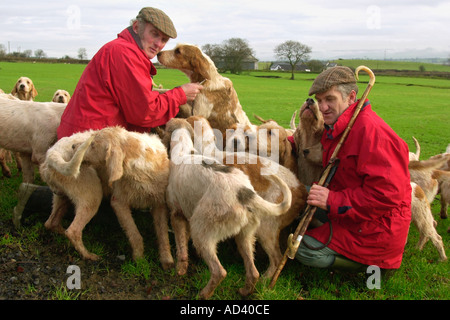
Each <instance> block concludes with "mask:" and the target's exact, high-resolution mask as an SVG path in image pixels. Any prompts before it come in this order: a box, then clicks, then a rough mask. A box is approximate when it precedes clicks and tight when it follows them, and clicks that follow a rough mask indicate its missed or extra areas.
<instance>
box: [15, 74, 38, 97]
mask: <svg viewBox="0 0 450 320" xmlns="http://www.w3.org/2000/svg"><path fill="white" fill-rule="evenodd" d="M11 94H12V95H14V96H16V97H18V98H19V99H20V100H34V98H35V97H36V96H37V94H38V92H37V90H36V88H35V87H34V84H33V81H32V80H31V79H30V78H28V77H20V78H19V79H18V80H17V82H16V84H15V86H14V88H13V89H12V91H11Z"/></svg>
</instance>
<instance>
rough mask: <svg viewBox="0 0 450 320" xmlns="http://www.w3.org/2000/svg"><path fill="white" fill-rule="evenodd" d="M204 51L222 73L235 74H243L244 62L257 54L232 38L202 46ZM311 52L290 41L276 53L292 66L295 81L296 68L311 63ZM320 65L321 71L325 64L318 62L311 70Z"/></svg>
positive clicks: (280, 46)
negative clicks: (301, 64)
mask: <svg viewBox="0 0 450 320" xmlns="http://www.w3.org/2000/svg"><path fill="white" fill-rule="evenodd" d="M202 50H203V52H204V53H205V54H207V55H208V56H209V57H210V58H211V59H212V60H213V61H214V63H215V64H216V66H217V67H218V69H219V71H220V72H227V71H230V72H231V73H234V74H239V73H241V72H242V65H243V64H242V62H243V61H245V60H246V59H251V58H254V54H255V51H254V50H253V49H252V48H250V46H249V44H248V41H247V40H245V39H241V38H231V39H228V40H225V41H223V42H222V43H221V44H205V45H204V46H202ZM311 50H312V49H311V47H309V46H307V45H305V44H302V43H300V42H298V41H293V40H289V41H286V42H284V43H281V44H280V45H278V46H277V47H276V48H275V50H274V53H275V55H276V56H277V58H278V59H280V60H281V61H286V62H287V63H289V64H290V65H291V72H292V75H291V79H292V80H294V71H295V68H296V66H297V65H298V64H300V63H304V64H306V63H307V62H308V61H309V54H310V53H311ZM319 65H320V67H319V68H320V70H319V71H321V69H322V68H323V64H322V63H320V61H317V60H315V61H314V62H313V63H312V64H311V66H312V68H311V69H317V67H318V66H319ZM314 71H315V70H314Z"/></svg>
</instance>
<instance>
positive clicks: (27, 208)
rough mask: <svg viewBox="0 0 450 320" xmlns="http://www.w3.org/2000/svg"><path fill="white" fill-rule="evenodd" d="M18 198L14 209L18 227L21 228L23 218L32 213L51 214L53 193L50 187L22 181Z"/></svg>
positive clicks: (15, 224)
mask: <svg viewBox="0 0 450 320" xmlns="http://www.w3.org/2000/svg"><path fill="white" fill-rule="evenodd" d="M17 198H18V202H17V205H16V206H15V207H14V211H13V223H14V226H15V227H16V228H20V227H21V226H22V222H23V220H24V219H25V218H26V217H27V216H29V215H30V214H31V213H34V212H45V213H48V214H50V213H51V211H52V201H53V193H52V191H51V190H50V188H49V187H46V186H38V185H35V184H31V183H21V184H20V186H19V192H18V194H17Z"/></svg>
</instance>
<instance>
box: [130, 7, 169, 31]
mask: <svg viewBox="0 0 450 320" xmlns="http://www.w3.org/2000/svg"><path fill="white" fill-rule="evenodd" d="M136 19H142V20H144V21H146V22H150V23H151V24H152V25H154V26H155V27H156V28H157V29H158V30H159V31H161V32H163V33H165V34H166V35H168V36H169V37H170V38H172V39H175V38H176V37H177V30H175V26H174V25H173V22H172V20H170V18H169V16H168V15H167V14H165V13H164V12H163V11H161V10H159V9H156V8H151V7H145V8H142V9H141V11H139V14H138V15H137V16H136Z"/></svg>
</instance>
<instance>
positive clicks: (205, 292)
mask: <svg viewBox="0 0 450 320" xmlns="http://www.w3.org/2000/svg"><path fill="white" fill-rule="evenodd" d="M201 223H202V222H198V223H197V221H195V219H191V221H190V224H191V236H192V242H193V244H194V247H195V248H196V249H197V251H198V253H199V255H200V256H201V257H202V258H203V260H204V261H205V262H206V264H207V265H208V268H209V272H210V274H211V276H210V278H209V281H208V283H207V284H206V286H205V287H204V288H203V289H202V290H201V291H200V294H199V298H200V299H209V298H210V297H211V296H212V295H213V294H214V290H215V289H216V288H217V286H218V285H219V284H220V283H221V282H222V280H223V279H225V277H226V276H227V271H226V270H225V269H224V267H223V266H222V264H221V263H220V261H219V258H218V257H217V242H218V239H216V237H215V232H214V233H208V232H204V231H202V228H198V226H197V225H196V224H201ZM199 231H200V232H199Z"/></svg>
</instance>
